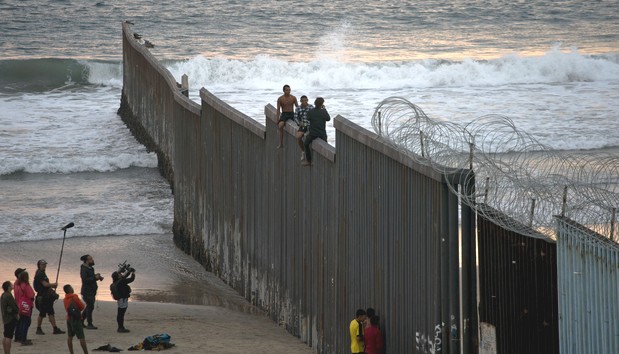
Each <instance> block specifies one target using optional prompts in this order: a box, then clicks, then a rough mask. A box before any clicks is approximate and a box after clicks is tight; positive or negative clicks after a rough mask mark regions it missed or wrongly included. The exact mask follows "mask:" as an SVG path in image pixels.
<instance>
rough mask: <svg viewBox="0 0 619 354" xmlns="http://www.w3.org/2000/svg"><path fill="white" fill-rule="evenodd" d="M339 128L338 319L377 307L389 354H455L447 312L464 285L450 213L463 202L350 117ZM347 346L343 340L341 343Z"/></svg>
mask: <svg viewBox="0 0 619 354" xmlns="http://www.w3.org/2000/svg"><path fill="white" fill-rule="evenodd" d="M335 127H336V129H337V165H338V172H339V193H340V197H339V201H338V208H339V215H338V224H339V230H338V238H339V245H338V249H339V252H338V258H337V269H338V273H337V278H336V279H339V287H338V288H337V302H338V303H339V307H338V312H337V316H338V317H339V322H340V323H342V325H343V324H344V323H345V322H347V320H348V321H350V319H352V317H353V311H354V309H356V308H365V307H368V306H372V307H374V308H375V309H377V312H378V314H379V315H380V316H381V318H382V319H383V327H382V328H383V330H384V332H385V338H386V343H387V352H388V353H448V352H450V346H451V347H453V348H452V349H456V348H457V347H458V345H457V343H451V342H450V340H451V338H450V336H449V335H448V333H447V331H448V330H449V325H448V324H450V316H451V315H453V316H455V317H454V319H455V318H458V317H459V314H458V313H451V312H450V310H449V307H448V303H449V300H450V298H451V297H452V294H450V293H449V290H450V289H449V286H450V285H452V286H455V287H457V286H458V284H457V280H456V283H455V284H453V282H451V281H450V280H451V279H450V275H452V274H454V272H455V274H456V275H457V274H458V273H457V262H456V265H455V266H456V268H455V269H453V268H452V269H451V272H450V269H449V262H448V261H449V249H448V246H449V245H448V244H449V242H448V241H449V235H450V234H456V235H457V232H458V229H457V227H458V226H457V219H456V220H455V222H451V223H450V221H449V217H448V216H449V210H448V209H449V208H450V207H451V208H454V207H455V208H456V209H457V201H454V200H450V192H449V190H448V188H447V187H446V185H445V184H444V183H443V179H442V176H441V175H440V174H438V173H436V172H435V171H434V170H432V169H429V168H426V166H418V165H413V164H407V163H403V161H402V159H399V158H398V157H400V156H399V155H398V152H397V151H394V150H389V148H388V147H386V146H384V145H383V146H380V145H382V144H373V142H376V141H377V140H376V138H375V137H373V136H372V134H371V133H369V132H367V131H365V132H364V131H362V130H360V129H358V128H357V127H355V126H354V125H353V124H352V123H350V122H348V121H346V120H344V119H341V120H339V121H336V126H335ZM403 160H406V159H405V158H404V159H403ZM456 211H457V210H456ZM456 218H457V216H456ZM455 247H456V248H457V242H456V245H455ZM456 293H457V289H456ZM445 324H447V326H445ZM348 343H349V338H348V337H347V336H344V335H342V336H339V337H338V338H336V342H335V345H336V347H337V348H346V347H347V344H348ZM342 352H344V351H342ZM458 352H459V351H458Z"/></svg>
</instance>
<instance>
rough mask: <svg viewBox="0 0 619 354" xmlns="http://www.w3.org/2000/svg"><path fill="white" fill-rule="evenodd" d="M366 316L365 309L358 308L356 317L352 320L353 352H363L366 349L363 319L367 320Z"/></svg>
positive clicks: (351, 344) (351, 341)
mask: <svg viewBox="0 0 619 354" xmlns="http://www.w3.org/2000/svg"><path fill="white" fill-rule="evenodd" d="M366 317H367V316H366V313H365V311H364V310H362V309H358V310H357V312H356V314H355V318H354V319H353V320H352V321H350V352H351V353H353V354H359V353H363V352H364V350H365V345H364V342H363V321H365V319H366Z"/></svg>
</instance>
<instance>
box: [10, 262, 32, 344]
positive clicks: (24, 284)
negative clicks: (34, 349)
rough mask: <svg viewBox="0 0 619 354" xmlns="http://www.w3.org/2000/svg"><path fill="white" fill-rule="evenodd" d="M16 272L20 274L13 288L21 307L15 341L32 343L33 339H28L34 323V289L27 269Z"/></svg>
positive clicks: (19, 269) (18, 305)
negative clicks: (29, 330)
mask: <svg viewBox="0 0 619 354" xmlns="http://www.w3.org/2000/svg"><path fill="white" fill-rule="evenodd" d="M18 271H19V272H18ZM15 273H16V274H19V275H18V277H17V280H16V281H15V284H14V288H15V289H14V290H13V292H14V293H15V301H16V302H17V307H19V319H18V320H17V328H16V329H15V341H16V342H20V343H21V344H22V345H31V344H32V341H31V340H30V339H28V329H29V328H30V324H31V323H32V308H33V307H34V289H32V286H30V275H29V274H28V272H26V270H25V269H22V268H18V269H17V270H16V271H15Z"/></svg>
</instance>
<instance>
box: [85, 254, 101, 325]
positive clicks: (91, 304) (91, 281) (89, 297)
mask: <svg viewBox="0 0 619 354" xmlns="http://www.w3.org/2000/svg"><path fill="white" fill-rule="evenodd" d="M80 260H81V261H82V262H83V263H82V265H81V267H80V277H81V278H82V291H81V293H82V299H83V300H84V302H85V303H86V309H84V312H82V320H84V319H85V320H87V321H88V325H87V326H84V328H86V329H97V327H96V326H95V325H94V324H93V323H92V312H93V311H94V310H95V297H96V296H97V288H98V287H99V286H98V285H97V281H101V280H103V277H102V276H101V274H99V273H95V268H94V265H95V261H94V259H92V256H91V255H89V254H86V255H83V256H82V257H80Z"/></svg>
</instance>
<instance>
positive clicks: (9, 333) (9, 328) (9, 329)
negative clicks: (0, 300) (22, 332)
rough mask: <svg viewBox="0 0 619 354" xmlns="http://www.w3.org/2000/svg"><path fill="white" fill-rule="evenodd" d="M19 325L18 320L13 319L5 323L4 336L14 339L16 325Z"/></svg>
mask: <svg viewBox="0 0 619 354" xmlns="http://www.w3.org/2000/svg"><path fill="white" fill-rule="evenodd" d="M16 326H17V320H16V319H13V320H12V321H11V322H9V323H7V324H5V325H4V338H10V339H13V335H14V334H15V327H16Z"/></svg>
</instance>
